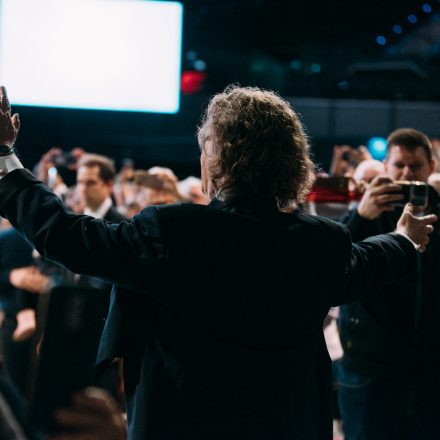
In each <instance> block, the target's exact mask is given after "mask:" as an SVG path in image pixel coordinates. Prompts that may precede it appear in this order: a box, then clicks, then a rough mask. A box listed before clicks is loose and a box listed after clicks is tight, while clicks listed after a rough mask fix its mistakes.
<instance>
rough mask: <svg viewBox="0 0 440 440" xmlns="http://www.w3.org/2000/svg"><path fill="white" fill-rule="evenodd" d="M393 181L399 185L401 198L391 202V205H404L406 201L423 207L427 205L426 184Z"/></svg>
mask: <svg viewBox="0 0 440 440" xmlns="http://www.w3.org/2000/svg"><path fill="white" fill-rule="evenodd" d="M394 183H395V184H397V185H400V187H401V190H400V192H401V193H402V194H403V199H402V200H398V201H397V202H393V206H399V207H404V206H405V205H406V204H407V203H411V204H413V205H414V206H417V207H420V208H424V207H426V206H427V205H428V185H427V184H426V183H425V182H418V181H408V180H396V181H395V182H394Z"/></svg>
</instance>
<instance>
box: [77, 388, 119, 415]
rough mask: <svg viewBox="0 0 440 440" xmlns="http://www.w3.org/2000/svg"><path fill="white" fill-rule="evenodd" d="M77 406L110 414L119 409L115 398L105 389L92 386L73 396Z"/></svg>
mask: <svg viewBox="0 0 440 440" xmlns="http://www.w3.org/2000/svg"><path fill="white" fill-rule="evenodd" d="M73 404H74V406H75V408H78V409H80V410H84V411H90V412H94V413H101V414H109V413H110V412H111V411H114V410H116V409H117V407H116V404H115V402H114V401H113V399H112V398H111V397H110V396H109V395H108V393H106V392H105V391H103V390H100V389H98V388H94V387H90V388H87V389H86V390H84V391H83V392H81V393H77V394H75V396H73Z"/></svg>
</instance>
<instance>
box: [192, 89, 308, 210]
mask: <svg viewBox="0 0 440 440" xmlns="http://www.w3.org/2000/svg"><path fill="white" fill-rule="evenodd" d="M197 136H198V141H199V145H200V148H201V149H202V150H203V151H204V153H205V155H206V156H207V158H208V160H207V169H208V173H209V177H210V180H211V184H212V185H213V187H214V189H215V191H216V193H217V195H218V196H220V198H222V199H231V198H232V199H233V198H236V197H241V196H251V197H265V198H267V197H271V198H275V199H276V200H277V203H278V207H279V208H280V209H281V208H285V207H288V206H289V205H290V204H291V203H292V202H298V201H301V200H302V199H303V197H304V196H305V195H306V194H307V193H308V191H309V190H310V187H311V183H312V175H313V170H314V165H313V162H312V160H311V158H310V146H309V143H308V139H307V136H306V135H305V133H304V129H303V126H302V124H301V122H300V120H299V117H298V115H297V114H296V113H295V112H294V111H293V109H292V108H291V107H290V105H289V103H288V102H286V101H285V100H283V99H282V98H281V97H280V96H278V95H277V94H276V93H275V92H272V91H267V90H262V89H259V88H256V87H239V86H228V87H227V88H226V89H225V90H224V91H223V92H222V93H219V94H217V95H215V96H214V97H213V98H212V99H211V101H210V103H209V105H208V107H207V109H206V111H205V113H204V116H203V119H202V125H201V127H199V129H198V133H197ZM207 141H210V148H209V151H207V150H208V149H205V144H206V142H207Z"/></svg>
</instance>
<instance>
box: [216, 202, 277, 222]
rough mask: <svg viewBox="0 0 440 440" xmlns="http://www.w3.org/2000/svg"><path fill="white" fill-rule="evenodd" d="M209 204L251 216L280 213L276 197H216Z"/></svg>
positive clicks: (266, 215)
mask: <svg viewBox="0 0 440 440" xmlns="http://www.w3.org/2000/svg"><path fill="white" fill-rule="evenodd" d="M209 206H210V207H211V208H215V209H221V210H224V211H229V212H233V213H236V214H242V215H249V216H251V217H268V216H274V215H278V214H279V213H280V211H279V209H278V205H277V201H276V200H275V198H268V197H236V198H233V199H227V200H224V201H223V200H220V199H218V198H217V197H214V198H213V199H212V200H211V202H210V203H209Z"/></svg>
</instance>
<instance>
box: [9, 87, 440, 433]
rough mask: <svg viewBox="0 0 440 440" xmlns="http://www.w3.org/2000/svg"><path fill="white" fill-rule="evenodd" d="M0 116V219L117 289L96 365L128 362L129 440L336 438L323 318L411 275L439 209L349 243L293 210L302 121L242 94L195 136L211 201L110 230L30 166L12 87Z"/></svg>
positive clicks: (302, 161) (151, 210)
mask: <svg viewBox="0 0 440 440" xmlns="http://www.w3.org/2000/svg"><path fill="white" fill-rule="evenodd" d="M0 110H1V112H0V144H2V145H3V147H0V148H1V150H0V152H1V153H2V154H3V157H2V158H0V168H1V170H2V171H1V172H0V174H2V176H3V177H2V178H1V179H0V214H1V215H2V216H5V217H7V218H8V219H9V220H10V221H11V222H12V224H13V225H14V226H15V227H16V228H18V229H19V230H20V231H21V233H22V234H24V235H25V236H26V237H27V239H28V240H29V241H30V242H32V243H34V245H35V247H36V248H37V249H38V251H39V252H40V253H41V254H42V255H44V256H45V257H47V258H49V259H51V260H53V261H56V262H59V263H61V264H63V265H65V266H66V267H68V268H69V269H70V270H72V271H73V272H76V273H80V274H85V275H89V276H94V277H100V278H103V279H104V280H107V281H109V282H111V283H113V284H114V285H115V288H114V291H113V297H112V304H111V308H110V312H109V317H108V320H107V324H106V328H105V330H104V335H103V338H102V343H101V349H100V352H99V355H98V362H101V361H104V360H106V359H108V358H112V357H115V356H119V357H122V358H123V359H124V373H125V392H126V403H127V411H128V425H129V438H131V439H153V440H155V439H160V440H163V439H170V440H176V439H185V440H186V439H188V440H207V439H209V440H226V439H227V440H245V439H249V440H258V439H261V440H262V439H264V440H269V439H270V440H282V439H286V440H287V439H303V440H314V439H331V436H332V424H331V411H330V387H331V385H330V383H331V380H330V359H329V356H328V354H327V350H326V347H325V342H324V338H323V333H322V325H323V319H324V318H325V316H326V315H327V312H328V310H329V308H330V307H331V306H336V305H340V304H343V303H347V302H350V301H354V300H357V299H359V298H361V297H362V296H363V295H365V294H366V292H369V291H371V290H372V287H373V286H375V285H380V284H382V283H385V282H389V281H391V280H393V279H395V278H399V277H402V276H404V275H405V273H407V268H408V267H409V265H411V264H413V262H414V260H415V258H416V250H415V246H419V247H420V249H422V250H423V248H424V247H425V246H426V245H427V243H428V234H429V233H430V232H431V231H432V226H431V223H432V222H433V221H435V220H436V217H435V216H427V217H422V218H416V217H414V216H413V215H412V213H411V207H409V206H408V207H407V208H406V210H405V212H404V213H403V215H402V217H401V219H400V221H399V223H398V226H397V233H391V234H386V235H382V236H378V237H372V238H369V239H368V240H365V241H364V242H362V243H360V244H357V245H354V244H352V242H351V239H350V236H349V233H348V232H347V230H346V229H345V227H344V226H342V225H340V224H338V223H335V222H332V221H329V220H326V219H323V218H319V217H312V216H309V215H305V214H302V213H301V212H298V211H294V212H292V213H287V212H284V211H290V209H288V208H289V207H290V205H291V204H292V203H295V202H299V201H300V200H301V198H302V197H303V196H304V195H305V194H306V193H307V191H308V189H309V187H310V181H311V174H312V170H313V164H312V161H311V159H310V156H309V144H308V141H307V138H306V136H305V135H304V131H303V128H302V125H301V123H300V121H299V118H298V116H297V115H296V113H295V112H294V111H293V110H292V108H291V107H290V105H289V104H288V103H287V102H286V101H284V100H283V99H281V98H280V97H279V96H277V95H276V94H275V93H273V92H270V91H264V90H260V89H257V88H243V87H235V86H234V87H229V88H227V89H226V90H225V91H224V92H223V93H220V94H218V95H216V96H214V97H213V99H212V100H211V102H210V104H209V105H208V108H207V110H206V114H205V116H204V119H203V122H202V125H201V127H200V129H199V132H198V138H199V142H200V148H201V172H202V180H203V186H204V191H205V193H206V194H207V195H208V196H209V198H210V199H211V203H210V204H209V206H201V205H190V204H186V205H185V204H183V205H182V204H180V205H162V206H152V207H148V208H147V209H145V210H143V211H142V212H141V213H140V214H138V215H136V216H135V217H134V218H133V219H132V220H131V221H130V222H122V223H120V224H119V225H116V224H109V223H106V222H105V221H103V220H98V219H93V218H90V217H87V216H77V215H75V214H72V213H71V212H69V211H67V210H66V209H65V208H64V207H63V205H62V204H61V202H60V201H59V200H58V199H57V197H56V196H54V195H53V194H52V193H51V192H50V191H49V190H48V189H47V188H46V187H45V186H44V185H43V184H41V183H40V182H38V181H37V179H36V178H35V177H34V176H33V175H32V174H31V173H30V172H29V171H27V170H24V169H23V168H22V166H21V164H20V162H19V161H18V159H17V158H16V156H15V155H14V152H13V149H12V147H13V144H14V142H15V139H16V136H17V134H18V130H19V119H18V116H17V115H14V116H12V117H11V113H10V106H9V103H8V100H7V98H6V94H5V90H4V89H2V90H1V92H0ZM60 243H62V246H61V245H60ZM194 267H197V268H198V271H197V277H194V272H193V269H194ZM353 292H356V293H355V294H354V293H353ZM298 310H299V311H300V313H298Z"/></svg>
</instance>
